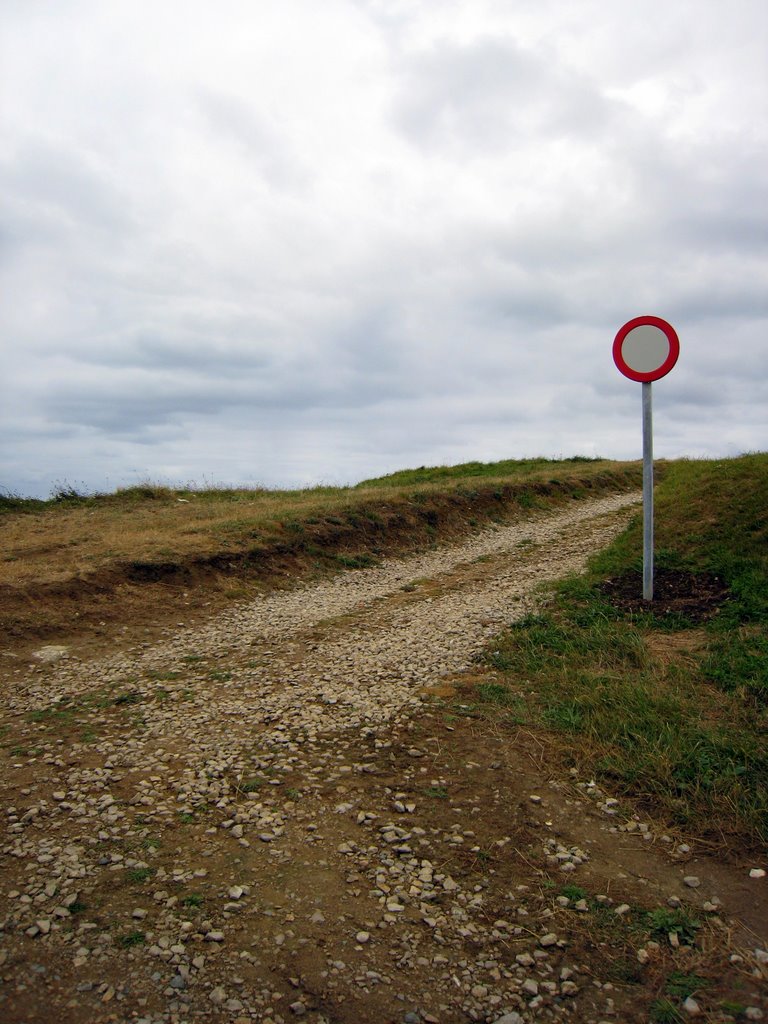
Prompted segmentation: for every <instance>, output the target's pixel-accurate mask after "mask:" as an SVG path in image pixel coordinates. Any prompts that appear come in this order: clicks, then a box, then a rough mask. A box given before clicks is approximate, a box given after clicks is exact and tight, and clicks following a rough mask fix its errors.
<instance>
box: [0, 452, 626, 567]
mask: <svg viewBox="0 0 768 1024" xmlns="http://www.w3.org/2000/svg"><path fill="white" fill-rule="evenodd" d="M627 465H628V464H626V463H610V462H603V461H600V462H594V463H584V464H579V465H578V468H577V469H575V468H574V466H573V464H571V463H565V464H559V463H552V464H548V465H547V466H545V467H543V468H538V469H532V470H527V471H526V472H525V474H524V476H523V475H521V474H518V475H517V476H515V477H511V476H510V475H507V476H499V477H493V476H489V475H485V476H483V477H482V478H478V479H477V480H475V478H473V477H471V476H469V477H466V478H463V479H461V480H459V481H457V482H454V481H451V482H450V483H445V482H442V483H440V482H438V483H421V484H411V485H409V486H402V485H400V486H398V485H390V486H383V485H381V484H376V483H375V482H371V485H370V486H367V487H363V488H317V489H313V490H306V491H266V490H255V491H216V490H208V491H204V490H201V491H189V490H179V491H174V490H170V489H168V488H151V487H145V488H137V489H134V490H132V491H126V492H122V493H121V492H118V493H117V494H116V495H103V496H96V497H94V498H91V499H83V500H81V501H76V502H71V503H70V502H46V503H40V505H41V507H40V508H39V509H36V510H32V511H29V510H26V509H24V510H23V511H17V512H13V511H11V512H7V513H6V514H5V515H4V516H2V517H0V549H1V550H2V551H3V557H2V560H1V561H0V585H3V584H5V585H10V586H13V587H24V586H26V585H28V584H31V583H35V584H40V583H52V582H60V581H63V580H67V579H72V578H76V577H84V576H90V575H92V574H93V573H94V572H96V571H98V570H100V569H103V568H104V567H106V566H110V565H114V564H116V563H122V562H128V561H141V562H166V563H167V562H176V563H185V562H188V561H189V560H190V559H192V558H198V557H202V558H205V557H207V556H211V555H213V554H219V553H226V552H230V551H232V552H234V551H242V550H247V549H248V548H251V547H254V546H260V545H261V544H264V543H269V542H271V541H274V540H276V539H279V538H281V537H284V536H285V535H286V533H288V534H290V532H291V529H292V528H293V529H294V530H300V529H301V528H303V527H306V526H312V525H316V523H317V521H323V520H325V521H327V520H328V519H329V517H331V518H333V517H334V516H335V517H338V518H341V519H343V520H345V521H348V520H349V517H350V516H354V514H355V513H356V512H361V510H365V509H370V508H371V507H373V506H376V505H387V504H388V503H395V504H398V503H403V502H408V501H409V500H411V499H413V498H414V497H420V498H421V499H422V500H424V501H429V500H430V498H431V497H433V496H435V495H438V494H441V495H444V494H446V493H451V492H455V493H459V492H466V489H467V488H468V487H471V486H472V485H473V484H474V483H475V482H476V483H477V485H478V488H480V487H482V489H483V490H485V491H487V490H488V489H489V488H492V487H493V486H499V487H502V486H504V485H508V484H509V483H510V480H511V479H514V480H515V482H519V481H520V480H521V476H522V479H523V480H524V483H525V484H529V485H532V486H533V485H536V484H544V483H546V482H548V481H553V480H557V481H561V482H563V483H565V484H566V485H567V484H569V483H570V485H572V487H573V488H574V489H577V488H578V487H579V486H583V485H585V484H586V485H587V486H588V485H589V482H590V481H591V480H593V479H595V478H597V477H599V476H601V475H605V474H610V473H614V472H617V471H626V470H627ZM142 494H143V495H144V496H142Z"/></svg>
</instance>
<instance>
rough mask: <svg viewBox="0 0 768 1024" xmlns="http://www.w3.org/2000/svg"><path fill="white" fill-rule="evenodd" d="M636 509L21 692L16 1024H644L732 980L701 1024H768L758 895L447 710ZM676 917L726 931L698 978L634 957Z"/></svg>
mask: <svg viewBox="0 0 768 1024" xmlns="http://www.w3.org/2000/svg"><path fill="white" fill-rule="evenodd" d="M636 502H637V495H618V496H613V497H609V498H602V499H599V500H597V501H590V502H580V503H577V504H574V505H573V506H571V507H570V508H569V509H568V510H567V511H566V512H559V513H557V514H553V515H547V516H542V517H540V518H537V519H534V520H532V521H529V522H527V523H525V524H521V525H518V526H508V527H499V528H497V529H494V530H490V531H486V532H484V533H482V534H479V535H477V536H476V537H475V538H473V539H472V540H471V541H470V542H469V543H464V544H462V545H457V546H455V547H451V548H443V549H441V550H439V551H436V552H432V553H429V554H427V555H419V556H413V557H411V558H407V559H401V560H397V561H394V560H393V561H389V562H387V563H385V564H384V565H383V566H381V567H379V568H376V569H368V570H364V571H357V572H350V573H347V574H345V575H344V576H342V577H339V578H337V579H336V580H334V581H331V582H327V583H323V584H319V585H313V586H308V587H304V588H301V589H297V590H294V591H291V592H287V593H276V594H272V595H268V596H266V597H264V598H262V599H259V600H258V601H255V602H250V603H248V604H246V605H241V606H238V607H237V608H235V609H233V610H231V611H229V612H227V613H226V614H223V615H220V616H217V617H216V618H214V619H212V620H211V621H210V622H209V623H208V624H207V625H205V626H204V627H196V628H193V629H192V628H191V629H186V628H185V627H184V626H183V625H181V624H180V625H179V627H178V628H177V629H176V630H174V631H172V632H171V631H169V633H168V635H167V637H166V638H165V639H164V640H163V641H161V642H159V643H152V644H147V645H144V646H139V647H136V648H135V649H133V650H129V651H127V652H121V653H116V654H109V653H107V654H106V655H104V656H103V657H100V658H99V659H97V660H93V659H90V660H87V661H85V660H83V661H81V660H79V659H78V657H77V653H78V652H77V648H76V647H75V646H73V647H72V648H71V649H70V650H68V651H67V652H66V654H65V655H64V656H63V657H61V658H60V660H54V661H51V662H50V663H44V664H40V663H39V662H38V663H37V664H32V665H29V666H27V665H24V666H19V667H18V668H17V669H16V670H15V671H13V672H12V673H11V674H10V683H11V685H10V686H9V687H7V689H6V691H5V697H4V703H5V711H6V713H5V715H4V718H3V721H4V723H5V725H6V732H5V740H6V743H7V742H8V741H9V740H13V746H12V747H8V746H7V747H6V750H7V751H9V752H10V756H9V759H8V762H7V763H8V768H7V771H6V779H7V780H8V782H7V787H8V796H7V801H6V802H7V803H8V804H9V811H8V816H7V828H8V834H7V835H6V836H5V837H4V839H3V840H2V844H3V845H2V848H1V851H2V853H1V860H0V863H2V867H3V883H2V900H3V908H2V911H0V919H2V921H3V931H2V932H0V964H1V965H2V966H0V974H2V977H3V984H2V987H1V988H0V1019H2V1020H3V1021H4V1022H7V1024H11V1022H21V1021H25V1022H37V1021H40V1022H42V1021H46V1022H47V1021H51V1020H57V1021H61V1022H70V1021H71V1022H73V1024H75V1022H77V1024H85V1022H89V1024H90V1022H97V1021H108V1020H112V1021H120V1022H122V1021H129V1020H141V1021H144V1022H145V1024H149V1022H151V1024H160V1022H170V1021H178V1022H182V1021H196V1020H208V1019H210V1020H215V1021H235V1020H243V1021H245V1020H248V1021H254V1020H255V1021H265V1022H267V1021H270V1020H271V1021H274V1022H276V1024H279V1022H280V1021H290V1020H293V1019H295V1018H304V1019H306V1020H308V1021H312V1022H316V1024H320V1022H322V1021H325V1022H328V1024H331V1022H333V1024H337V1022H338V1024H342V1022H344V1024H346V1022H349V1024H352V1022H363V1024H364V1022H370V1024H384V1022H389V1021H392V1022H398V1024H399V1022H404V1024H411V1022H416V1021H427V1022H429V1021H432V1022H435V1021H437V1022H440V1024H452V1022H463V1021H469V1020H478V1021H488V1022H491V1021H497V1020H499V1019H502V1018H504V1015H509V1016H508V1019H507V1020H505V1024H513V1022H514V1021H515V1020H516V1017H515V1015H516V1014H517V1015H518V1018H517V1019H519V1021H526V1022H527V1021H534V1020H559V1019H565V1020H571V1021H577V1022H588V1021H594V1022H598V1021H603V1020H620V1021H646V1020H648V1006H649V1005H650V1003H651V1002H652V1001H653V999H654V998H655V997H656V996H658V995H659V993H660V992H661V991H662V988H661V986H662V983H663V980H664V978H665V977H668V975H669V972H670V970H673V969H677V968H679V969H680V970H681V971H682V972H686V971H687V972H688V973H689V974H691V973H695V969H699V970H700V971H701V970H704V969H705V968H706V969H707V970H709V971H710V972H712V971H713V970H714V971H715V972H716V977H717V978H718V991H717V992H715V991H714V989H712V988H711V987H710V990H709V993H707V992H706V991H705V993H704V994H703V996H699V995H696V1000H697V1001H698V1003H699V1006H700V1009H701V1014H700V1016H699V1019H701V1020H711V1021H715V1020H725V1019H729V1018H728V1017H727V1015H726V1016H723V1012H724V1011H722V1008H721V1009H719V1010H718V1009H716V1007H715V996H716V997H717V999H718V1000H719V1001H720V1002H722V998H724V997H725V996H726V995H727V996H729V997H730V995H731V994H732V992H735V991H738V993H739V999H740V1001H741V1002H740V1005H743V1006H744V1007H745V1008H747V1007H751V1008H752V1009H753V1010H754V1012H755V1014H756V1013H757V1012H758V1010H759V1008H760V1007H761V1006H762V1005H763V1004H762V1003H761V1002H760V999H761V996H760V994H759V986H760V984H761V983H764V979H762V980H761V979H759V978H758V977H757V975H756V974H755V971H757V972H758V974H759V973H760V971H761V970H762V967H761V965H760V963H757V962H756V960H755V954H754V948H755V947H759V946H762V947H763V948H764V947H765V944H766V939H767V938H768V936H766V935H765V934H755V932H759V931H760V929H761V924H762V925H763V926H764V921H763V920H762V915H761V913H760V902H761V901H760V898H759V897H760V894H761V893H762V889H758V888H757V886H759V885H760V884H761V882H759V881H755V880H751V879H749V877H748V873H747V872H745V871H744V870H743V869H741V868H739V869H730V868H728V867H727V866H725V865H724V864H720V863H717V862H716V861H714V860H706V859H704V858H703V857H699V858H698V859H696V860H694V861H693V862H692V854H691V852H690V850H688V849H687V847H693V846H695V844H694V843H693V840H692V839H689V840H688V841H687V842H686V841H685V840H686V837H677V836H676V837H669V836H664V835H663V834H661V833H660V831H659V830H658V829H657V828H656V827H655V826H654V824H653V823H652V822H650V823H649V822H644V821H638V820H637V819H636V818H633V816H632V808H631V807H628V806H627V807H622V806H621V805H619V804H617V803H616V802H612V801H611V799H610V795H609V794H604V793H601V792H600V791H599V790H598V789H597V787H595V786H594V785H590V781H591V780H590V779H588V778H581V779H580V778H578V777H577V776H574V775H572V774H569V773H567V772H563V770H562V769H560V768H559V767H558V762H557V759H556V758H555V757H554V756H550V753H549V752H548V750H547V747H546V743H545V741H544V740H543V739H542V738H541V737H537V736H535V735H533V734H529V733H526V732H525V731H523V730H518V731H517V732H516V733H510V732H509V731H506V732H502V731H499V732H498V733H496V732H492V733H491V734H489V732H488V730H487V729H486V728H485V727H483V726H478V724H477V723H476V722H475V720H474V719H473V718H472V717H471V714H464V713H462V709H461V706H460V704H458V706H454V705H457V702H460V701H461V693H462V688H463V687H464V686H465V685H466V683H467V682H468V681H469V680H471V678H472V677H473V676H474V675H476V665H474V664H473V661H472V657H473V655H474V654H475V653H476V652H477V651H479V650H480V649H481V648H482V647H483V646H484V645H485V644H486V643H487V642H488V640H489V638H490V637H492V636H493V635H494V633H495V632H496V631H498V629H499V628H500V627H501V626H502V625H503V624H504V623H505V622H509V621H510V620H512V619H513V618H515V617H517V616H519V615H520V614H523V613H525V612H526V611H528V610H530V609H531V608H532V607H533V605H534V602H535V594H534V591H535V588H536V586H537V584H539V583H541V582H544V581H546V580H548V579H552V578H556V577H560V576H563V575H565V574H566V573H569V572H572V571H577V570H578V569H580V568H581V567H582V566H583V564H584V561H585V560H586V558H587V557H588V556H589V554H591V553H592V552H593V551H595V550H597V549H598V548H600V547H601V546H603V545H604V544H606V543H607V542H608V540H609V539H610V538H611V537H612V536H613V535H614V534H615V533H616V532H617V531H618V530H619V529H621V527H622V525H623V524H624V522H625V521H626V517H627V516H628V515H629V514H630V510H631V508H632V506H633V504H635V503H636ZM59 653H61V652H59ZM52 656H53V657H56V654H55V652H53V653H52ZM441 697H442V698H445V699H446V702H445V703H440V701H439V698H441ZM694 875H695V876H696V877H698V879H699V880H700V883H701V884H700V885H699V886H697V887H696V888H691V887H689V886H687V885H686V884H685V883H684V882H683V879H684V877H689V878H690V877H691V876H694ZM567 886H571V887H574V886H577V887H579V888H581V889H583V890H584V892H585V893H588V894H590V899H589V900H586V899H580V897H579V895H578V893H576V891H575V889H572V891H571V893H570V895H564V894H563V892H562V890H563V887H567ZM592 897H595V898H594V899H593V898H592ZM597 897H602V899H597ZM670 898H672V900H673V902H674V901H675V900H676V899H680V900H682V901H683V902H684V903H685V904H688V903H690V904H692V906H694V907H696V908H697V914H698V916H699V917H701V918H702V920H703V919H708V920H709V921H710V922H711V923H710V924H708V925H707V926H704V927H702V931H701V934H702V935H705V937H706V943H705V945H706V946H708V948H707V950H706V951H705V952H702V944H701V942H699V943H697V948H696V949H692V950H690V951H686V949H685V948H683V949H682V950H681V949H680V948H677V947H675V946H673V945H670V942H669V941H668V936H666V935H660V936H656V937H655V938H654V939H652V940H651V941H648V936H647V935H644V936H642V937H641V931H642V929H641V928H640V923H639V922H640V918H641V916H642V910H643V909H645V910H649V909H652V908H659V907H664V908H667V907H669V903H668V901H669V899H670ZM720 901H722V904H723V905H724V913H720V912H719V910H718V908H719V903H720ZM762 902H763V905H764V903H765V900H764V897H763V899H762ZM580 903H581V904H583V905H580ZM704 905H706V906H707V907H708V908H709V909H706V910H704V909H703V907H704ZM623 906H626V907H627V909H626V911H622V912H621V913H617V910H619V909H620V908H622V907H623ZM726 915H729V916H728V917H727V916H726ZM730 916H734V917H735V919H736V920H735V923H732V924H730V925H727V924H726V925H720V924H718V921H719V920H720V919H721V918H722V920H723V921H726V922H727V921H728V920H729V919H730ZM633 917H635V918H637V927H636V928H634V929H633V927H632V920H633ZM729 927H733V928H735V929H736V937H735V938H733V939H732V938H731V937H730V933H729V931H728V928H729ZM750 930H751V931H750ZM683 939H684V941H683V942H682V943H678V945H682V946H683V947H685V945H686V942H685V936H683ZM742 947H744V949H743V951H742ZM734 950H737V952H736V955H737V957H740V958H741V959H736V960H735V961H734V960H731V959H729V958H730V957H731V956H732V955H733V953H734ZM718 1013H719V1014H720V1016H718V1015H717V1014H718ZM752 1019H759V1018H757V1017H756V1016H754V1015H753V1018H752Z"/></svg>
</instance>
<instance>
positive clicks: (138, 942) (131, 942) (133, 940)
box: [117, 932, 147, 949]
mask: <svg viewBox="0 0 768 1024" xmlns="http://www.w3.org/2000/svg"><path fill="white" fill-rule="evenodd" d="M117 941H118V943H119V945H121V946H122V947H123V949H134V948H135V947H136V946H144V945H145V944H146V941H147V940H146V936H145V935H144V932H127V933H126V934H125V935H121V936H120V937H119V938H118V940H117Z"/></svg>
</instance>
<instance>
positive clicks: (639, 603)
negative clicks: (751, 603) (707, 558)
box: [600, 569, 729, 622]
mask: <svg viewBox="0 0 768 1024" xmlns="http://www.w3.org/2000/svg"><path fill="white" fill-rule="evenodd" d="M600 591H601V592H602V593H603V594H605V596H606V597H607V598H608V599H609V600H610V602H611V604H612V605H613V606H614V607H615V608H619V609H620V610H621V611H625V612H631V613H633V614H639V613H641V612H651V613H652V614H653V615H656V616H667V615H679V616H682V617H684V618H686V619H689V620H690V621H691V622H705V621H706V620H707V619H711V618H712V617H713V616H714V615H716V614H717V611H718V609H719V608H720V606H721V605H722V604H723V603H724V602H725V601H726V600H727V599H728V597H729V590H728V587H727V586H726V584H725V583H724V582H723V580H721V579H720V578H719V577H718V576H714V575H712V574H711V573H707V572H698V573H694V572H687V571H683V570H680V569H656V570H655V572H654V580H653V600H652V601H645V600H643V576H642V573H641V572H629V573H625V574H624V575H622V576H616V577H614V578H613V579H609V580H606V581H605V582H604V583H603V584H601V586H600Z"/></svg>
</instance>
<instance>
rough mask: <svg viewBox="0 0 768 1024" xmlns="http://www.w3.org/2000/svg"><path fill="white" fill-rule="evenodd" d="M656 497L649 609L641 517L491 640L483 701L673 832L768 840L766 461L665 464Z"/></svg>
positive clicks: (727, 841)
mask: <svg viewBox="0 0 768 1024" xmlns="http://www.w3.org/2000/svg"><path fill="white" fill-rule="evenodd" d="M655 506H656V516H655V519H656V546H657V557H656V569H657V587H656V594H655V599H654V601H653V603H652V604H651V605H650V606H649V605H647V604H645V603H644V602H643V601H642V600H641V595H642V582H641V571H642V517H641V516H638V517H637V518H636V520H635V521H634V522H633V523H632V525H631V526H630V528H629V529H628V530H627V531H626V532H625V533H623V534H622V535H621V536H620V537H619V538H618V539H617V540H616V542H615V543H614V544H612V545H611V546H610V547H609V548H608V549H607V550H606V551H604V552H602V553H601V554H600V555H599V556H598V557H597V558H596V559H595V560H594V561H593V563H592V565H591V568H590V571H589V572H588V573H587V574H585V575H584V576H580V577H578V578H577V579H572V580H567V581H565V582H563V583H562V584H561V585H560V586H559V587H558V589H557V591H556V592H555V594H554V595H553V596H552V598H551V600H550V601H549V603H548V604H547V605H546V606H545V607H544V609H543V610H542V611H541V613H540V614H537V615H535V616H532V617H530V618H528V619H526V620H524V621H522V622H518V623H516V624H515V625H513V626H512V627H511V628H510V629H509V630H508V631H507V632H506V633H505V634H504V635H503V636H501V637H499V638H498V639H497V640H496V641H495V642H494V643H493V645H492V646H491V648H489V650H488V653H487V656H486V659H485V661H486V664H487V665H488V666H489V667H491V668H493V669H494V670H496V672H497V673H498V680H499V681H498V682H497V683H490V684H489V683H488V682H485V683H484V684H481V689H480V692H479V693H477V694H475V699H476V700H477V701H478V705H479V706H480V707H481V708H484V710H485V713H489V710H490V712H492V713H494V714H495V715H496V716H497V717H498V716H499V715H501V717H502V718H504V717H505V716H506V717H509V716H510V715H512V716H513V717H515V720H516V721H519V720H520V719H521V717H522V719H523V720H527V721H530V722H531V723H536V724H538V725H539V726H543V727H544V728H546V729H548V730H551V731H552V732H554V734H555V735H558V736H559V737H560V742H561V745H562V748H563V750H564V751H565V752H566V756H567V757H568V758H569V759H570V760H571V763H573V764H579V765H580V767H581V769H582V770H585V766H588V767H586V770H591V771H593V772H594V774H595V776H596V777H597V778H598V779H602V780H604V781H607V782H608V784H609V786H610V788H611V790H612V791H614V792H615V791H617V790H618V791H624V792H627V793H630V794H632V795H633V796H634V797H635V798H637V799H638V800H639V801H640V802H641V804H642V803H643V802H644V803H645V804H646V805H647V806H648V807H649V808H652V809H653V810H654V811H655V812H656V813H657V814H662V815H664V816H665V817H666V819H667V820H668V822H669V824H670V826H671V827H674V826H675V825H684V826H686V827H687V829H688V830H691V829H693V830H696V831H697V832H698V834H699V835H700V836H701V837H702V838H704V839H707V840H709V841H710V842H711V843H713V844H715V845H718V846H721V847H724V848H725V849H729V850H731V851H734V852H737V851H743V848H744V847H749V846H750V845H751V846H754V847H755V848H763V849H764V844H765V843H766V842H768V746H767V745H766V740H767V739H768V516H767V514H766V509H768V455H766V454H757V455H748V456H744V457H742V458H738V459H725V460H716V461H701V462H698V461H697V462H689V461H679V462H674V463H670V464H668V465H667V466H666V468H665V471H664V474H663V479H662V481H661V483H660V484H659V485H658V487H657V491H656V496H655ZM483 687H485V689H483ZM510 709H511V710H510Z"/></svg>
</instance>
